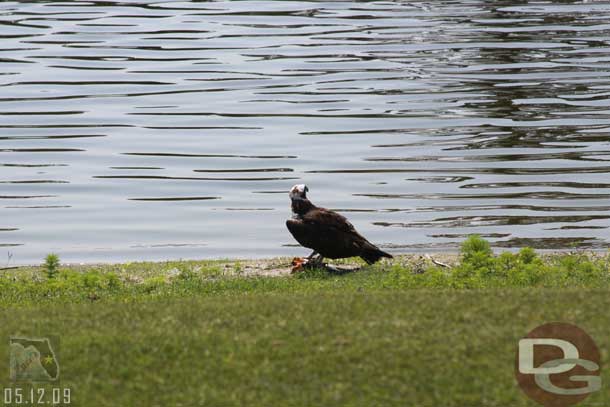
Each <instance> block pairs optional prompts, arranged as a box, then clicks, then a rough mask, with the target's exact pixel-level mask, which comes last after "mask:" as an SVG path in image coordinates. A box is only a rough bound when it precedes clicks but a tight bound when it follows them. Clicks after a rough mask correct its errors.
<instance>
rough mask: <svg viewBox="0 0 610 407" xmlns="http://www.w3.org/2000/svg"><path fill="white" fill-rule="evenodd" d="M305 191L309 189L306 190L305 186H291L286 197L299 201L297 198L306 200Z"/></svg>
mask: <svg viewBox="0 0 610 407" xmlns="http://www.w3.org/2000/svg"><path fill="white" fill-rule="evenodd" d="M307 191H309V188H307V185H305V184H297V185H295V186H293V187H292V188H290V192H289V193H288V196H289V197H290V199H299V198H301V199H306V198H307Z"/></svg>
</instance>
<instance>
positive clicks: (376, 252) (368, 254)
mask: <svg viewBox="0 0 610 407" xmlns="http://www.w3.org/2000/svg"><path fill="white" fill-rule="evenodd" d="M360 257H362V259H363V260H364V261H366V262H367V263H368V264H373V263H375V262H377V261H379V259H381V258H382V257H387V258H389V259H392V258H394V256H392V255H391V254H390V253H386V252H384V251H383V250H380V249H378V248H377V247H375V246H373V247H372V248H370V249H368V250H365V251H364V253H362V255H360Z"/></svg>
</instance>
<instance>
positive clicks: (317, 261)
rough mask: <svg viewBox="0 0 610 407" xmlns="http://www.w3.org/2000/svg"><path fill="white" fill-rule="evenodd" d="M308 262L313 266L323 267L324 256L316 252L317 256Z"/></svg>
mask: <svg viewBox="0 0 610 407" xmlns="http://www.w3.org/2000/svg"><path fill="white" fill-rule="evenodd" d="M309 264H311V265H312V266H315V267H324V257H322V255H321V254H319V253H317V256H316V257H314V258H313V259H312V260H311V261H310V262H309Z"/></svg>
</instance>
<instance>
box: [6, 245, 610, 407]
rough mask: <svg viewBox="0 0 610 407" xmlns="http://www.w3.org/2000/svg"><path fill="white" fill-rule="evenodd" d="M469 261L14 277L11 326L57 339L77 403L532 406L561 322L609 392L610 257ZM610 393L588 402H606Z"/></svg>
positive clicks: (472, 249) (180, 265) (153, 266)
mask: <svg viewBox="0 0 610 407" xmlns="http://www.w3.org/2000/svg"><path fill="white" fill-rule="evenodd" d="M461 258H462V261H461V262H460V263H459V264H457V265H456V266H455V267H452V268H451V269H448V268H439V267H437V266H433V265H430V266H429V267H427V268H426V267H424V268H423V270H419V271H418V273H417V274H416V273H414V272H413V269H412V268H410V267H407V266H406V265H405V264H403V263H404V262H403V261H402V259H400V258H398V259H396V260H395V261H393V262H389V263H383V264H380V265H375V266H372V267H365V268H363V269H362V270H361V271H359V272H355V273H350V274H346V275H342V276H336V275H332V274H329V273H327V272H325V271H322V270H311V271H308V272H306V273H302V274H297V275H294V276H287V277H252V276H247V275H244V273H243V268H244V265H243V264H242V263H229V264H230V265H232V264H234V267H231V266H229V267H226V264H227V262H213V261H207V262H167V263H133V264H123V265H107V266H93V267H78V268H62V267H60V268H59V270H58V271H57V273H56V274H55V275H54V277H52V278H48V277H47V275H46V271H45V269H44V268H41V269H37V268H26V269H22V270H11V271H7V272H5V274H4V275H3V277H2V278H0V295H1V297H0V304H2V306H3V309H4V312H3V313H2V314H1V316H0V332H1V334H2V335H3V337H4V338H7V337H8V336H10V335H18V334H19V335H33V336H44V335H51V334H58V335H60V337H61V352H60V366H61V372H62V376H61V385H62V386H69V387H70V388H71V389H72V394H73V399H74V403H73V405H95V406H118V405H120V406H127V405H129V406H140V405H142V406H192V405H209V406H241V405H248V406H318V405H319V406H338V405H340V406H373V405H383V406H411V405H419V406H431V407H432V406H460V407H462V406H498V407H500V406H534V405H535V404H534V403H533V402H530V401H528V400H527V399H526V398H525V397H524V396H523V395H522V393H521V392H520V390H519V389H518V387H517V386H516V383H515V380H514V376H513V368H514V358H515V350H516V345H517V341H518V339H519V338H521V337H523V336H524V335H525V334H526V333H527V332H528V331H530V330H531V329H533V328H534V327H536V326H538V325H540V324H543V323H546V322H551V321H563V322H570V323H574V324H576V325H579V326H580V327H582V328H583V329H585V330H586V331H587V332H588V333H589V334H590V335H591V336H592V337H593V338H594V339H595V340H596V341H597V344H598V346H599V348H600V350H601V351H602V377H603V379H602V380H603V385H604V389H607V387H605V386H606V383H610V373H608V372H609V370H608V369H604V365H606V366H607V365H608V356H609V355H608V349H609V347H608V346H609V345H610V339H608V338H610V322H609V319H608V317H607V313H606V309H608V308H609V307H610V295H609V294H610V290H609V287H610V284H609V283H610V277H609V274H610V273H609V268H608V261H609V258H608V256H607V255H587V254H583V253H571V254H554V255H548V256H542V257H541V256H539V255H537V254H536V253H535V252H534V251H532V250H530V249H523V250H522V251H521V252H519V253H516V254H511V253H503V254H500V255H498V256H494V255H492V254H491V251H489V250H488V248H487V246H486V244H485V243H484V242H483V241H481V240H480V239H478V238H476V237H473V238H471V239H469V240H468V242H466V243H465V245H464V247H463V252H462V255H461ZM237 269H239V270H237ZM421 271H423V272H421ZM7 352H8V347H4V346H0V366H1V365H2V363H4V366H7V368H6V370H8V353H7ZM7 376H8V374H5V375H0V384H2V386H4V387H6V386H10V385H11V383H8V380H7ZM604 389H602V391H601V392H598V393H596V394H594V395H592V396H591V397H589V398H588V399H587V400H586V401H585V402H584V403H583V404H582V405H590V406H593V405H597V406H603V405H609V404H610V395H609V394H608V392H607V391H605V390H604Z"/></svg>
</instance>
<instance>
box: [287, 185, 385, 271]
mask: <svg viewBox="0 0 610 407" xmlns="http://www.w3.org/2000/svg"><path fill="white" fill-rule="evenodd" d="M307 191H309V188H307V186H305V185H303V184H300V185H295V186H293V187H292V189H291V190H290V193H289V196H290V199H291V200H292V212H293V218H292V219H288V220H287V221H286V227H288V230H289V231H290V233H292V236H294V238H295V239H296V240H297V242H299V243H300V244H301V245H302V246H305V247H308V248H310V249H312V250H313V253H311V254H310V255H309V256H308V259H309V260H311V259H312V258H313V257H314V256H316V255H319V257H318V259H317V262H319V263H321V262H322V258H324V257H328V258H330V259H341V258H344V257H356V256H359V257H362V259H364V261H366V262H367V263H368V264H373V263H375V262H376V261H378V260H379V259H380V258H382V257H388V258H392V255H391V254H388V253H386V252H384V251H382V250H379V248H378V247H377V246H375V245H374V244H372V243H371V242H369V241H368V240H366V239H365V238H364V237H363V236H362V235H361V234H360V233H358V232H357V231H356V229H355V228H354V226H352V224H351V223H349V221H348V220H347V219H346V218H345V217H344V216H342V215H339V214H338V213H336V212H333V211H331V210H328V209H324V208H318V207H317V206H315V205H314V204H313V203H311V201H310V200H309V199H307Z"/></svg>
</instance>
